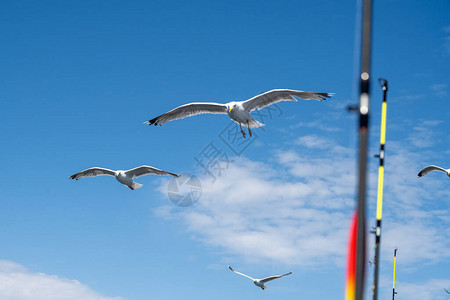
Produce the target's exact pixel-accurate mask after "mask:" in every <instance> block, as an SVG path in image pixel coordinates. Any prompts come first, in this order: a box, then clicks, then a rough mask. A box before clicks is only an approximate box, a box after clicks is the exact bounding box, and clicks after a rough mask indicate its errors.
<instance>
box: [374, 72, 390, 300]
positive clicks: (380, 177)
mask: <svg viewBox="0 0 450 300" xmlns="http://www.w3.org/2000/svg"><path fill="white" fill-rule="evenodd" d="M379 81H380V85H381V88H382V89H383V104H382V106H381V132H380V154H379V155H377V156H378V158H379V159H380V167H379V168H378V195H377V225H376V226H377V227H376V230H375V271H374V276H373V291H372V293H373V300H377V299H378V272H379V269H380V268H379V261H380V240H381V217H382V212H383V182H384V144H385V141H386V112H387V102H386V96H387V91H388V82H387V80H386V79H383V78H380V79H379Z"/></svg>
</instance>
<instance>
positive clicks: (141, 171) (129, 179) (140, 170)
mask: <svg viewBox="0 0 450 300" xmlns="http://www.w3.org/2000/svg"><path fill="white" fill-rule="evenodd" d="M148 174H156V175H171V176H174V177H178V175H177V174H174V173H170V172H166V171H163V170H160V169H157V168H154V167H150V166H140V167H137V168H134V169H130V170H117V171H114V170H110V169H105V168H99V167H94V168H89V169H86V170H84V171H81V172H79V173H76V174H74V175H72V176H70V177H69V178H70V179H76V180H78V179H80V178H83V177H95V176H102V175H108V176H114V177H115V178H116V180H117V181H118V182H120V183H121V184H123V185H125V186H127V187H129V188H130V189H132V190H135V189H138V188H140V187H142V184H140V183H137V182H134V181H133V179H134V178H135V177H140V176H144V175H148Z"/></svg>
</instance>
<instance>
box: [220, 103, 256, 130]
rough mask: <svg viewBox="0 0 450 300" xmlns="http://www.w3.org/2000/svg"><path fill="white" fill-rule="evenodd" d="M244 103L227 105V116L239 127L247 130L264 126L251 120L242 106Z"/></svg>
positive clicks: (248, 113)
mask: <svg viewBox="0 0 450 300" xmlns="http://www.w3.org/2000/svg"><path fill="white" fill-rule="evenodd" d="M243 103H244V101H240V102H230V103H227V104H226V106H227V114H228V116H229V117H230V118H231V119H232V120H233V121H234V122H236V123H238V124H239V125H243V126H245V127H247V128H257V127H261V126H264V124H261V123H259V122H258V121H256V120H255V119H253V118H252V116H251V115H250V112H249V111H248V110H246V109H245V108H244V106H243Z"/></svg>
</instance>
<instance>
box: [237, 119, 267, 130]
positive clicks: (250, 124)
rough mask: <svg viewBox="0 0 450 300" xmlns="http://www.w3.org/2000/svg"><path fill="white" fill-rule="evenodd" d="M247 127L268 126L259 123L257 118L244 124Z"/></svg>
mask: <svg viewBox="0 0 450 300" xmlns="http://www.w3.org/2000/svg"><path fill="white" fill-rule="evenodd" d="M242 125H243V126H245V127H250V128H258V127H263V126H266V125H265V124H263V123H259V122H258V121H256V120H255V119H250V121H249V122H248V124H246V123H245V124H242Z"/></svg>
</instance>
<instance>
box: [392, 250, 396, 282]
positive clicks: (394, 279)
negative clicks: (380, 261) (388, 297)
mask: <svg viewBox="0 0 450 300" xmlns="http://www.w3.org/2000/svg"><path fill="white" fill-rule="evenodd" d="M396 261H397V257H396V256H394V279H393V283H392V289H394V290H395V262H396Z"/></svg>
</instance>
